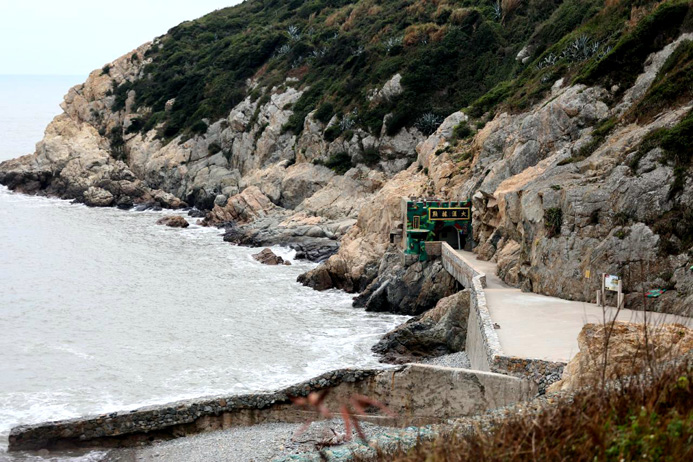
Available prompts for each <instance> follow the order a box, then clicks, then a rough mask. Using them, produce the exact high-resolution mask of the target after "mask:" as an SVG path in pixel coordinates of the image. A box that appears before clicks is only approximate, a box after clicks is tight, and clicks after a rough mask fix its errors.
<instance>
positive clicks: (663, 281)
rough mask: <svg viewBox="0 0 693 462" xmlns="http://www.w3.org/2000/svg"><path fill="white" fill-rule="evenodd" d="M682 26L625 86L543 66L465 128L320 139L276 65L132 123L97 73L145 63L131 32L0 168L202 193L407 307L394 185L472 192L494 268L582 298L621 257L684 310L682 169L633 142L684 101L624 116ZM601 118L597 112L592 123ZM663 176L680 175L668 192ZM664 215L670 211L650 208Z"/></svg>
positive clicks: (51, 180)
mask: <svg viewBox="0 0 693 462" xmlns="http://www.w3.org/2000/svg"><path fill="white" fill-rule="evenodd" d="M687 39H690V37H689V36H688V35H684V36H682V37H680V38H679V40H677V41H675V42H674V43H672V44H670V45H667V46H666V47H664V48H663V49H662V50H660V51H659V52H657V53H654V54H653V55H652V56H650V57H649V58H648V59H647V60H646V62H645V63H644V64H645V65H644V69H643V73H642V75H641V76H640V77H639V78H638V79H637V80H636V82H635V84H634V85H633V86H632V88H630V89H621V90H619V89H617V88H608V89H605V88H601V87H598V86H593V87H589V86H585V85H582V84H580V85H566V84H565V82H564V81H563V80H562V79H559V80H557V81H556V83H555V84H554V85H553V87H552V89H551V94H550V95H547V96H546V98H545V99H544V101H542V102H541V103H539V104H536V105H535V106H533V107H529V108H527V109H526V110H524V112H518V113H512V114H510V113H500V114H497V115H495V116H494V117H493V118H492V119H491V120H489V121H488V122H487V123H486V125H485V126H484V127H483V128H482V129H480V130H478V131H477V132H476V133H475V134H474V136H473V137H472V138H471V139H465V140H458V139H457V137H456V135H455V127H456V126H458V124H460V123H462V122H465V123H466V122H469V123H470V126H480V124H479V125H477V124H475V123H473V122H482V121H481V120H477V121H470V120H469V117H468V116H467V115H466V114H464V113H462V112H457V113H454V114H451V115H450V116H448V117H447V118H446V119H445V120H444V121H443V123H442V124H441V125H440V126H439V127H438V128H437V130H436V131H435V132H434V133H432V134H431V135H430V136H428V137H426V136H424V135H423V134H422V133H421V131H419V129H417V128H410V129H402V130H400V131H399V132H397V133H396V134H394V135H392V134H391V135H388V133H387V130H386V127H385V126H386V125H387V124H383V128H382V129H381V130H380V133H369V132H367V131H365V130H363V129H359V128H354V129H353V130H352V129H349V130H344V131H342V132H341V133H342V134H341V135H339V136H338V137H337V138H336V139H332V137H330V136H326V132H327V131H328V130H329V129H330V128H331V127H333V126H334V124H336V123H338V122H339V117H337V116H333V117H332V120H330V121H329V122H327V123H324V122H322V121H320V120H318V119H316V118H315V117H314V114H312V113H311V114H308V115H307V117H306V118H305V119H304V122H303V129H302V131H301V132H300V134H293V133H292V132H290V131H285V130H283V128H282V127H284V126H285V125H286V124H287V122H288V121H289V119H290V118H291V116H292V115H293V111H292V108H294V107H295V105H296V103H297V102H298V101H299V100H301V98H302V97H303V95H304V92H305V91H307V90H306V87H305V86H303V87H300V86H299V87H298V88H296V87H295V86H294V85H293V84H292V83H295V80H293V79H292V77H289V76H287V80H285V81H283V82H282V81H281V79H280V81H279V82H277V83H276V86H273V87H271V88H265V87H263V88H259V87H258V86H257V82H255V81H253V80H252V79H250V80H249V81H248V96H247V97H246V98H245V99H243V100H242V101H240V102H239V103H238V104H237V106H236V107H234V108H233V109H232V110H231V111H230V112H229V113H228V114H227V115H226V116H225V117H222V118H221V119H219V120H216V121H214V120H209V121H207V120H205V121H203V122H204V124H205V125H206V130H204V131H203V132H202V133H199V134H192V133H187V134H186V135H185V136H184V135H180V136H177V137H175V138H174V139H172V140H163V139H162V138H161V137H160V136H158V130H157V127H153V128H152V129H151V130H149V131H148V132H140V131H139V130H135V129H134V128H133V124H134V123H135V122H134V121H135V120H136V119H138V117H141V116H143V115H144V114H145V113H148V112H149V111H152V110H153V108H148V107H142V106H138V105H136V104H135V99H136V96H137V95H136V94H134V91H131V92H130V93H128V94H127V95H126V96H127V99H126V101H124V102H123V101H119V102H118V103H119V104H116V103H117V102H116V96H115V95H114V94H113V88H114V86H115V87H118V86H119V85H121V84H124V83H127V82H133V81H135V80H138V79H142V78H146V76H145V69H146V66H147V64H148V62H149V61H148V58H147V55H146V52H147V50H148V49H149V48H150V47H151V46H152V45H151V44H146V45H143V46H142V47H140V48H138V49H137V50H134V51H133V52H131V53H128V54H127V55H125V56H123V57H121V58H119V59H117V60H116V61H114V62H112V63H110V65H109V68H110V71H109V72H108V73H104V72H103V71H102V70H98V71H94V72H92V74H91V75H90V76H89V78H88V79H87V81H86V82H85V83H84V84H82V85H78V86H76V87H74V88H73V89H71V90H70V91H69V93H68V94H67V95H66V96H65V101H64V103H63V105H62V108H63V110H64V113H63V114H61V115H59V116H57V117H56V118H55V119H54V120H53V122H51V124H50V125H49V126H48V128H47V129H46V133H45V137H44V139H43V140H42V141H41V142H40V143H38V145H37V148H36V152H35V153H34V154H32V155H29V156H24V157H21V158H19V159H15V160H11V161H7V162H4V163H2V164H0V183H2V184H6V185H8V186H9V188H10V189H13V190H16V191H19V192H25V193H30V194H36V193H38V194H48V195H54V196H59V197H63V198H68V199H74V200H76V201H78V202H84V203H86V204H88V205H93V206H118V207H124V208H125V207H131V206H133V205H134V206H138V207H149V206H155V207H169V208H178V207H184V206H186V205H190V206H195V207H197V208H198V209H200V210H205V211H208V210H211V212H210V213H209V215H208V216H207V217H206V219H205V221H204V223H205V224H208V225H211V226H223V227H224V229H225V240H227V241H229V242H233V243H238V244H244V245H252V246H263V247H264V246H271V245H275V244H283V245H292V246H294V247H295V248H296V249H297V251H298V252H299V254H300V255H304V256H306V258H310V259H313V260H314V261H322V260H325V259H326V260H325V261H324V262H323V264H321V265H320V266H319V267H317V268H315V269H314V270H312V271H310V272H308V273H306V274H305V275H302V276H301V278H300V281H301V282H302V283H304V284H306V285H308V286H310V287H313V288H316V289H320V290H322V289H328V288H338V289H343V290H346V291H349V292H361V291H364V290H366V289H367V288H368V287H369V286H370V285H371V283H373V281H374V280H376V278H378V280H379V281H380V283H379V284H376V285H375V286H372V287H371V288H370V289H369V291H368V294H369V298H370V297H373V300H372V301H371V302H364V303H367V305H368V307H369V309H394V310H401V308H400V307H401V306H407V307H408V308H406V309H405V311H404V312H409V313H420V312H421V311H423V310H424V309H426V308H424V307H429V308H430V307H431V306H433V304H434V303H435V297H434V298H431V299H427V300H424V299H425V298H426V297H425V296H422V297H423V298H422V300H419V301H416V300H414V301H412V300H411V294H412V293H413V292H412V290H413V288H415V287H416V285H415V284H413V281H414V280H418V279H420V275H421V274H423V272H425V270H424V269H423V268H415V267H411V268H404V269H403V272H401V273H398V275H397V277H398V278H399V277H401V278H403V279H404V280H405V281H404V282H399V283H396V282H395V279H397V278H395V277H393V278H391V279H392V280H391V281H390V282H386V281H385V279H383V278H381V277H380V276H381V275H380V273H381V271H380V268H381V266H382V265H381V260H382V258H383V256H384V255H385V253H386V251H387V249H388V246H389V233H390V231H391V230H392V229H394V228H396V227H397V225H401V224H402V223H401V221H402V214H401V209H400V200H401V197H402V196H409V197H422V196H428V197H438V198H441V199H450V200H466V199H472V201H473V226H474V240H475V241H476V243H477V244H478V247H477V249H476V252H477V253H478V254H479V256H480V257H481V258H484V259H489V260H493V261H496V262H497V263H498V268H499V271H500V275H501V277H502V278H503V279H504V280H505V281H506V282H508V283H509V284H512V285H515V286H519V287H522V288H523V289H524V290H528V291H534V292H537V293H544V294H547V295H554V296H560V297H565V298H570V299H577V300H592V299H593V297H594V292H595V290H596V289H597V285H598V282H597V278H595V277H594V276H596V275H599V274H600V273H610V274H621V275H622V276H623V280H624V289H625V291H626V292H627V297H626V301H627V304H628V305H629V306H637V305H638V303H641V302H640V300H642V297H637V296H635V293H636V292H637V291H638V290H640V289H641V288H642V287H643V286H647V287H648V288H667V289H668V290H667V292H665V293H664V295H663V296H661V297H660V298H658V299H655V300H653V301H652V302H651V305H650V306H648V307H649V308H650V309H656V310H663V311H670V312H679V313H683V314H689V313H690V311H691V307H693V272H692V271H690V270H689V267H690V257H689V256H688V254H687V251H688V250H689V249H686V248H682V245H683V244H682V242H681V239H679V238H676V237H671V236H670V234H671V232H667V228H677V227H684V228H685V226H686V223H690V220H689V221H684V220H679V219H677V218H676V217H678V216H679V215H676V213H679V214H680V215H681V216H688V215H685V213H687V212H686V211H689V210H693V182H692V181H691V179H690V178H691V175H690V174H688V173H686V172H684V173H686V174H684V175H683V176H681V172H680V170H681V168H682V167H679V168H678V169H675V168H674V166H673V165H669V164H667V163H665V162H662V161H661V157H662V152H661V150H658V149H653V150H650V151H649V152H646V153H639V147H640V145H641V143H642V141H643V139H645V137H646V136H647V135H648V134H649V133H652V132H653V131H654V130H657V129H660V128H667V127H672V126H674V125H675V124H677V123H678V122H679V121H681V120H682V118H683V117H685V116H686V115H687V114H688V113H689V112H690V111H691V109H692V108H693V101H690V100H688V101H686V100H682V101H678V102H677V103H676V105H675V107H672V108H668V109H666V110H665V111H663V112H662V113H661V114H659V115H657V116H656V117H654V118H653V119H652V120H646V121H636V120H635V119H634V118H633V117H630V116H629V114H630V113H631V111H632V109H633V108H634V107H635V106H634V105H635V104H637V103H638V101H640V100H641V98H642V97H643V95H645V94H646V93H647V91H648V89H649V88H650V87H651V85H652V84H653V82H655V81H656V80H657V76H658V74H659V72H660V70H661V68H662V66H663V65H664V63H665V62H666V61H667V59H668V57H669V56H671V55H672V53H674V52H675V51H676V49H677V47H678V46H680V45H681V44H683V43H686V42H685V40H687ZM530 48H531V47H530ZM530 48H528V49H527V50H526V52H525V53H522V54H521V56H519V57H518V59H520V60H524V59H525V57H528V56H531V55H532V50H531V49H530ZM525 55H526V56H525ZM393 72H394V71H393ZM406 80H407V79H406V78H402V77H401V76H400V75H399V74H395V75H394V76H392V77H391V78H389V79H388V81H386V82H385V84H384V85H382V86H381V88H380V89H376V90H374V91H373V92H371V93H370V94H369V96H370V105H371V109H376V108H378V106H379V105H380V107H379V108H380V109H383V110H385V108H386V107H387V106H386V103H387V102H388V101H390V100H392V99H393V98H397V97H398V95H401V94H402V93H403V92H407V91H408V89H407V88H406V86H405V85H403V83H402V82H406ZM273 85H274V84H273ZM250 93H255V96H257V95H258V94H259V95H262V97H260V98H255V97H253V96H252V95H251V94H250ZM682 98H683V99H685V97H683V96H682ZM174 105H175V101H174V100H171V101H169V102H168V103H166V106H165V107H168V108H169V110H170V109H171V108H173V107H174ZM165 107H164V108H163V109H164V110H165ZM391 116H392V115H391V114H386V115H385V116H384V117H383V121H386V120H387V118H388V117H391ZM378 117H380V116H378ZM483 122H486V116H485V117H484V120H483ZM607 122H609V123H607ZM604 126H610V127H611V128H610V129H609V130H606V133H601V132H600V131H599V130H596V128H597V127H602V128H603V127H604ZM135 127H136V125H135ZM159 128H160V127H159ZM296 131H298V130H296ZM330 140H331V141H330ZM586 147H589V148H590V149H588V150H585V149H584V148H586ZM374 154H375V156H374ZM640 154H642V155H640ZM335 157H341V158H342V159H344V160H345V163H346V164H347V165H346V166H347V168H348V167H349V166H351V168H349V169H348V171H347V172H346V173H345V174H344V175H337V174H335V172H333V171H332V170H330V169H328V168H326V167H325V166H324V165H326V164H327V165H329V161H330V160H331V159H333V158H335ZM374 158H375V160H374ZM686 168H687V169H688V170H690V167H686ZM689 173H690V172H689ZM675 181H677V182H679V183H681V184H680V185H679V186H678V187H679V189H680V192H679V193H678V194H677V196H676V198H675V199H672V197H670V196H671V195H670V192H671V187H672V185H673V184H674V183H675ZM669 215H671V216H672V217H673V218H671V220H670V221H671V223H668V222H666V223H665V222H663V221H666V220H664V218H666V216H669ZM685 232H686V229H683V231H682V232H679V234H680V235H683V234H685ZM337 248H338V250H337ZM335 252H336V253H335ZM328 257H329V258H328ZM429 271H433V270H429ZM588 274H589V275H590V278H587V277H586V275H588ZM381 279H382V280H381ZM421 289H422V290H424V291H425V290H427V288H426V287H421ZM407 293H408V294H410V295H406V294H407ZM438 295H439V294H437V295H436V297H437V296H438ZM407 297H409V298H407ZM417 297H418V296H417ZM412 307H414V308H412Z"/></svg>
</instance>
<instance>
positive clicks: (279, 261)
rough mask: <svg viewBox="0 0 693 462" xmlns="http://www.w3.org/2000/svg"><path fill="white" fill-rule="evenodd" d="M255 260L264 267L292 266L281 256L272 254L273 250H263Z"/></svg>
mask: <svg viewBox="0 0 693 462" xmlns="http://www.w3.org/2000/svg"><path fill="white" fill-rule="evenodd" d="M253 258H254V259H255V260H257V261H259V262H260V263H262V264H263V265H270V266H277V265H291V262H290V261H286V260H284V259H283V258H282V257H280V256H279V255H276V254H275V253H274V252H272V249H263V250H262V252H260V253H256V254H254V255H253Z"/></svg>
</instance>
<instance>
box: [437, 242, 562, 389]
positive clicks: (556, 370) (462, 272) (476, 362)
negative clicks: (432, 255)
mask: <svg viewBox="0 0 693 462" xmlns="http://www.w3.org/2000/svg"><path fill="white" fill-rule="evenodd" d="M441 257H442V261H443V267H444V268H445V269H446V270H447V271H448V272H449V273H450V274H451V275H452V276H453V277H454V278H455V279H457V281H459V282H460V284H462V285H463V286H464V287H465V288H468V289H469V290H470V292H471V296H470V305H471V306H470V307H469V318H468V320H467V340H466V343H465V350H466V352H467V356H468V357H469V361H470V363H471V365H472V368H474V369H478V370H482V371H491V372H496V373H499V374H508V375H513V376H516V377H521V378H529V379H531V380H533V381H534V382H535V383H537V384H538V386H539V389H540V390H542V391H543V389H544V388H545V384H546V383H547V380H548V381H553V380H556V379H557V378H559V377H560V375H561V374H562V372H563V368H564V367H565V363H560V362H551V361H546V360H542V359H536V358H520V357H516V356H506V355H505V354H504V352H503V348H502V347H501V343H500V339H499V338H498V334H496V330H495V328H494V327H493V320H492V318H491V312H490V311H489V307H488V304H487V302H486V294H485V289H486V275H485V274H484V273H482V272H480V271H478V270H476V269H475V268H474V266H473V265H472V264H471V263H470V262H469V261H467V259H466V258H465V257H464V256H463V255H461V254H460V253H459V252H457V251H455V249H453V248H452V247H451V246H450V245H449V244H448V243H446V242H443V243H442V246H441Z"/></svg>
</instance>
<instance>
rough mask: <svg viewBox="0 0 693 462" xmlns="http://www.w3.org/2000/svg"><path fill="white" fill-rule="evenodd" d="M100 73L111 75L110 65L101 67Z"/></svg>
mask: <svg viewBox="0 0 693 462" xmlns="http://www.w3.org/2000/svg"><path fill="white" fill-rule="evenodd" d="M101 75H111V65H110V64H106V65H105V66H104V67H102V68H101Z"/></svg>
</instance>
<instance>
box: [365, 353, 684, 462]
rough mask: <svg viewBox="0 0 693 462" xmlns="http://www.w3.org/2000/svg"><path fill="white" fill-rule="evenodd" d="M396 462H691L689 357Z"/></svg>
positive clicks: (447, 438) (417, 450)
mask: <svg viewBox="0 0 693 462" xmlns="http://www.w3.org/2000/svg"><path fill="white" fill-rule="evenodd" d="M378 460H393V461H397V462H413V461H424V460H425V461H427V462H443V461H445V462H462V461H475V462H476V461H533V462H534V461H546V462H549V461H551V462H553V461H585V462H587V461H590V462H593V461H631V460H657V461H671V462H674V461H685V460H693V357H692V356H687V359H685V360H680V361H679V362H678V363H675V364H674V363H670V364H669V365H668V366H667V367H662V368H660V369H659V371H658V372H657V373H656V374H643V375H639V376H631V377H629V378H628V379H624V380H620V381H618V382H612V383H611V385H609V386H607V387H600V386H593V387H591V388H583V389H581V390H579V391H577V392H576V393H575V394H574V395H573V396H572V399H569V398H568V397H564V398H560V399H558V400H557V401H556V403H554V404H552V405H547V406H543V407H542V408H541V409H540V410H538V411H535V412H529V413H517V414H515V415H513V416H510V417H508V418H505V419H503V420H500V421H498V422H496V424H495V425H494V427H493V429H492V430H491V431H482V430H479V429H477V430H476V431H474V432H472V433H471V434H467V435H454V434H453V435H447V436H445V437H441V438H439V439H438V440H436V441H433V442H431V443H423V444H419V445H418V446H416V447H415V448H414V449H412V450H411V451H409V452H407V453H400V454H396V455H392V456H383V455H381V456H379V458H378Z"/></svg>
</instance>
